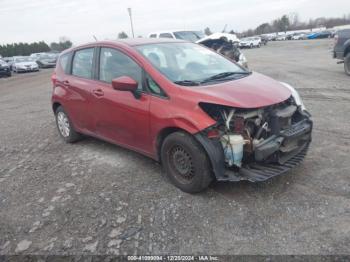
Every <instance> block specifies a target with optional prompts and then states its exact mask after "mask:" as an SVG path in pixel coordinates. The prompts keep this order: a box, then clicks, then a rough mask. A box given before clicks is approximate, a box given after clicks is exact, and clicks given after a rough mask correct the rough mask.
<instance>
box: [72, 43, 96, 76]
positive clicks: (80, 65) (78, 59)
mask: <svg viewBox="0 0 350 262" xmlns="http://www.w3.org/2000/svg"><path fill="white" fill-rule="evenodd" d="M93 57H94V48H87V49H82V50H78V51H76V52H75V55H74V58H73V65H72V75H75V76H79V77H84V78H90V79H92V61H93Z"/></svg>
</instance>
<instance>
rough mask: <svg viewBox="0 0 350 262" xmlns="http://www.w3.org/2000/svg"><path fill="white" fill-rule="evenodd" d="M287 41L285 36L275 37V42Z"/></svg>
mask: <svg viewBox="0 0 350 262" xmlns="http://www.w3.org/2000/svg"><path fill="white" fill-rule="evenodd" d="M285 40H287V36H285V35H279V36H277V37H276V41H285Z"/></svg>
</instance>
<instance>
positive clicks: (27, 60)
mask: <svg viewBox="0 0 350 262" xmlns="http://www.w3.org/2000/svg"><path fill="white" fill-rule="evenodd" d="M12 71H13V72H16V73H19V72H33V71H39V66H38V64H37V63H36V62H34V61H33V59H32V58H31V57H29V56H14V57H13V64H12Z"/></svg>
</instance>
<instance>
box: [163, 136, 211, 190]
mask: <svg viewBox="0 0 350 262" xmlns="http://www.w3.org/2000/svg"><path fill="white" fill-rule="evenodd" d="M161 160H162V165H163V168H164V171H165V173H166V175H167V176H168V177H169V179H170V180H171V182H172V183H173V184H174V185H175V186H176V187H178V188H180V189H181V190H182V191H184V192H187V193H197V192H200V191H203V190H204V189H206V188H207V187H208V186H209V184H210V183H211V181H212V180H213V174H212V170H211V165H210V160H209V158H208V156H207V154H206V152H205V151H204V149H203V148H202V147H201V145H200V144H199V143H198V142H197V141H196V140H195V139H194V137H192V136H191V135H189V134H187V133H184V132H175V133H172V134H170V135H169V136H167V137H166V138H165V140H164V143H163V145H162V148H161Z"/></svg>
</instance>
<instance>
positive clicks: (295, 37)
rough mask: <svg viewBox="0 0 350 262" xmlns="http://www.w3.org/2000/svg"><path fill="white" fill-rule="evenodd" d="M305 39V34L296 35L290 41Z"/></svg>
mask: <svg viewBox="0 0 350 262" xmlns="http://www.w3.org/2000/svg"><path fill="white" fill-rule="evenodd" d="M304 39H306V34H304V33H296V34H294V35H293V36H292V40H304Z"/></svg>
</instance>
